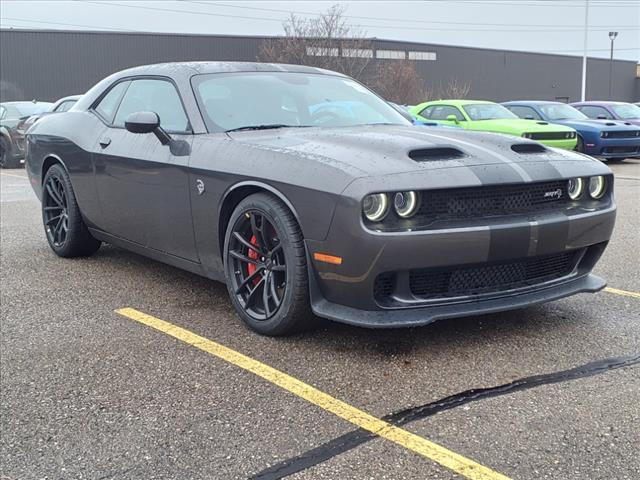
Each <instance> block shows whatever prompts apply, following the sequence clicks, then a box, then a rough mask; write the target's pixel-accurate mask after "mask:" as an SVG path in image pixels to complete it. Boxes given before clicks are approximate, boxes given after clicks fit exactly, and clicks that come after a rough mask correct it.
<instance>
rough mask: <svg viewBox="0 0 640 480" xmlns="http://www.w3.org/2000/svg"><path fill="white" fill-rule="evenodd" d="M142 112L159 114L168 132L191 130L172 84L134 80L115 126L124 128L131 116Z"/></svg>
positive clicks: (125, 95)
mask: <svg viewBox="0 0 640 480" xmlns="http://www.w3.org/2000/svg"><path fill="white" fill-rule="evenodd" d="M142 111H149V112H155V113H157V114H158V116H159V117H160V125H161V126H162V128H164V129H165V130H166V131H168V132H174V133H184V132H187V131H189V130H190V128H189V121H188V119H187V115H186V113H185V112H184V108H183V107H182V102H181V101H180V97H179V96H178V92H177V91H176V89H175V87H174V86H173V84H172V83H171V82H168V81H165V80H156V79H140V80H133V81H132V82H131V86H130V87H129V88H128V89H127V92H126V93H125V94H124V97H123V98H122V102H121V103H120V107H119V108H118V112H117V113H116V118H115V120H114V121H113V124H114V125H115V126H116V127H124V122H125V120H126V119H127V117H128V116H129V115H131V114H132V113H135V112H142Z"/></svg>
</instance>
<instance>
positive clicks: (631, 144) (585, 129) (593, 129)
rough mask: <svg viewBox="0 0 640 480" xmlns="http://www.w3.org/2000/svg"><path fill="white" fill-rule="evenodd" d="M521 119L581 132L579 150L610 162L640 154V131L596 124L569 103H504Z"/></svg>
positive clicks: (614, 123)
mask: <svg viewBox="0 0 640 480" xmlns="http://www.w3.org/2000/svg"><path fill="white" fill-rule="evenodd" d="M503 105H504V106H505V107H507V108H508V109H509V110H511V111H512V112H513V113H515V114H516V115H518V116H519V117H520V118H527V119H530V120H544V121H545V122H550V123H558V124H560V125H566V126H567V127H571V128H574V129H575V130H576V131H577V132H578V144H577V145H576V150H577V151H579V152H583V153H586V154H588V155H595V156H600V157H605V158H606V159H607V160H615V159H624V158H627V157H635V156H637V155H639V154H640V128H638V127H636V126H633V125H629V124H625V122H623V121H614V120H593V119H590V118H589V117H587V116H586V115H585V114H583V113H582V112H580V111H579V110H576V109H575V108H573V107H572V106H570V105H567V104H566V103H560V102H545V101H540V100H536V101H527V100H518V101H513V102H505V103H503Z"/></svg>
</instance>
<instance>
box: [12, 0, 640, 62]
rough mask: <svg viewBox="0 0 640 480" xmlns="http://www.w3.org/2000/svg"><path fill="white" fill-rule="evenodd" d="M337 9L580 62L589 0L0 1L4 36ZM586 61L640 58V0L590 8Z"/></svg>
mask: <svg viewBox="0 0 640 480" xmlns="http://www.w3.org/2000/svg"><path fill="white" fill-rule="evenodd" d="M336 3H339V4H342V5H344V6H345V7H346V15H347V16H349V23H350V24H352V25H354V26H358V27H360V28H361V30H363V31H365V32H366V33H367V35H368V36H371V37H378V38H388V39H394V40H412V41H420V42H425V43H441V44H448V45H465V46H476V47H486V48H499V49H513V50H529V51H538V52H553V53H564V54H571V55H582V48H583V25H584V14H585V0H430V1H398V0H396V1H393V0H387V1H379V2H376V1H368V0H352V1H328V2H324V1H266V0H263V1H242V2H239V1H230V0H220V1H216V0H212V1H206V0H199V1H196V0H193V1H187V0H184V1H179V0H164V1H159V0H148V1H132V0H112V1H111V0H109V1H86V0H85V1H73V0H66V1H56V0H47V1H38V0H29V1H23V0H2V1H1V6H0V8H1V10H0V19H1V26H2V27H3V28H9V27H14V28H45V29H51V28H55V29H82V30H99V29H105V30H114V31H116V30H134V31H145V32H179V33H196V34H197V33H204V34H232V35H233V34H235V35H279V34H281V33H282V21H283V20H284V19H285V18H287V17H288V14H289V12H293V13H297V14H299V15H301V16H310V15H313V14H317V13H319V12H322V11H325V10H327V8H329V7H330V6H331V5H334V4H336ZM589 5H590V7H589V41H588V49H589V55H591V56H599V57H607V58H608V57H609V46H610V41H609V35H608V32H609V31H610V30H614V31H618V32H619V35H618V37H617V39H616V41H615V55H614V56H615V57H616V58H620V59H627V60H636V61H638V60H639V59H640V30H639V29H640V0H589Z"/></svg>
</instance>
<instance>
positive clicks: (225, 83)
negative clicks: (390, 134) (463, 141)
mask: <svg viewBox="0 0 640 480" xmlns="http://www.w3.org/2000/svg"><path fill="white" fill-rule="evenodd" d="M192 84H193V87H194V91H195V93H196V96H197V97H198V103H199V104H200V109H201V111H202V112H203V113H204V114H205V115H204V117H205V121H206V123H207V127H208V129H209V131H220V130H225V131H228V130H234V129H241V128H243V127H258V126H272V127H274V128H275V127H278V126H291V127H349V126H354V125H371V124H381V123H384V124H395V125H410V123H409V121H408V120H406V119H405V118H404V117H403V116H402V115H401V114H400V113H399V112H397V111H396V110H395V109H394V108H393V107H391V106H390V105H389V104H387V102H385V101H384V100H382V99H381V98H379V97H378V96H376V95H375V94H374V93H372V92H371V91H369V90H368V89H366V88H365V87H363V86H362V85H360V84H359V83H357V82H355V81H353V80H351V79H348V78H344V77H338V76H332V75H318V74H306V73H291V72H255V73H254V72H251V73H231V74H220V73H218V74H210V75H196V76H194V77H193V79H192Z"/></svg>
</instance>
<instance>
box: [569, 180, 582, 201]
mask: <svg viewBox="0 0 640 480" xmlns="http://www.w3.org/2000/svg"><path fill="white" fill-rule="evenodd" d="M583 190H584V181H583V180H582V179H581V178H571V179H570V180H569V183H568V185H567V193H569V198H570V199H571V200H576V199H577V198H579V197H580V196H581V195H582V191H583Z"/></svg>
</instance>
